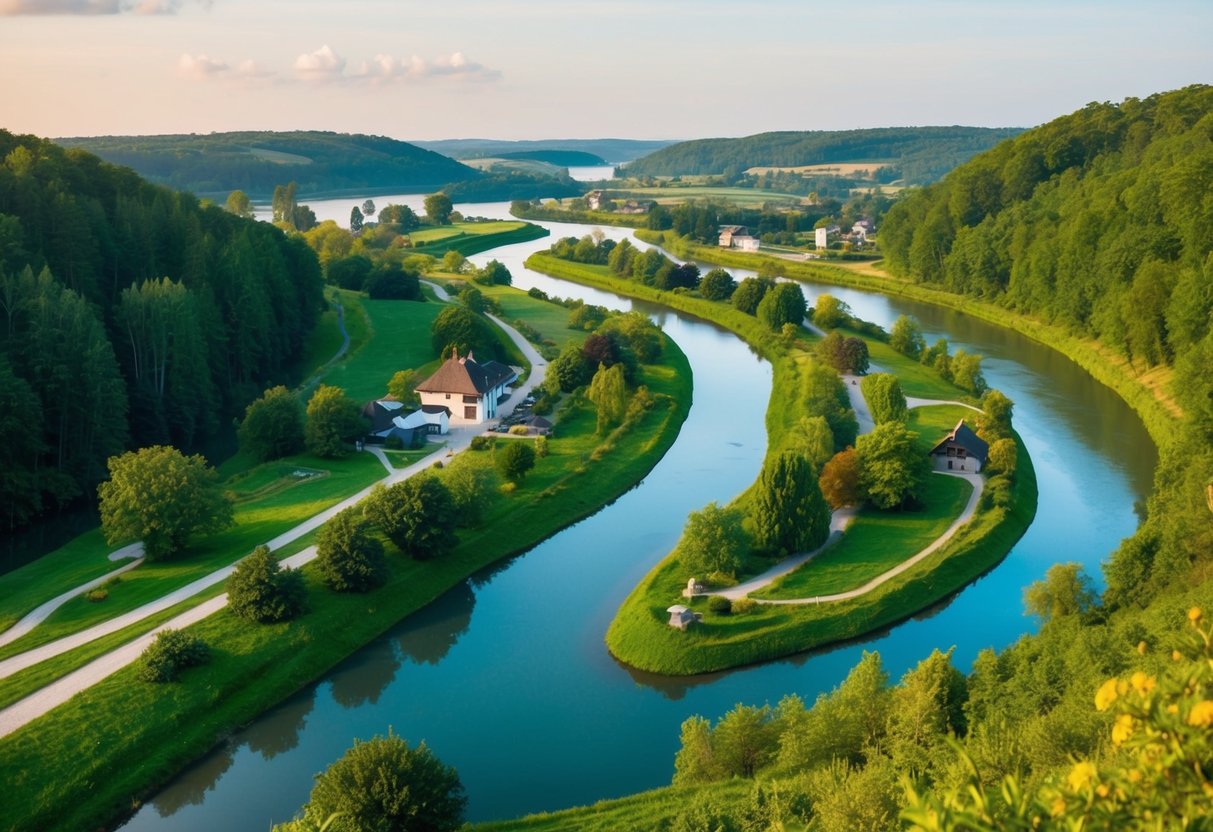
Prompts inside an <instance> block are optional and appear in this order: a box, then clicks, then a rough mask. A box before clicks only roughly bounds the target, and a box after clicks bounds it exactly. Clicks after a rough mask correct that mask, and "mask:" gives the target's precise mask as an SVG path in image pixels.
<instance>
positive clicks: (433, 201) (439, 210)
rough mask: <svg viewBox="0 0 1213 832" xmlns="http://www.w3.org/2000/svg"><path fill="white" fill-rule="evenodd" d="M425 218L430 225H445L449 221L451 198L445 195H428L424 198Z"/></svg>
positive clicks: (451, 209)
mask: <svg viewBox="0 0 1213 832" xmlns="http://www.w3.org/2000/svg"><path fill="white" fill-rule="evenodd" d="M424 205H425V216H426V219H428V220H429V221H430V224H431V225H447V224H449V223H450V221H451V212H452V211H453V210H454V206H453V205H451V198H450V197H449V196H447V195H446V194H430V195H429V196H427V197H426V198H425V202H424Z"/></svg>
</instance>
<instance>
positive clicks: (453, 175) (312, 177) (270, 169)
mask: <svg viewBox="0 0 1213 832" xmlns="http://www.w3.org/2000/svg"><path fill="white" fill-rule="evenodd" d="M56 141H57V142H58V144H61V145H63V146H64V147H79V148H82V149H84V150H87V151H89V152H90V153H95V154H96V155H98V156H100V157H101V158H102V159H105V160H106V161H107V162H113V163H114V164H118V165H125V166H126V167H129V168H133V169H134V170H135V171H136V172H137V173H139V174H140V175H142V176H144V177H146V178H147V179H150V180H151V181H153V182H156V183H159V184H162V185H168V186H170V187H173V188H177V189H179V190H184V191H192V192H194V193H198V194H227V193H229V192H231V191H233V190H237V189H238V190H242V191H245V192H246V193H248V194H249V195H250V196H252V197H254V198H266V197H268V196H269V195H270V194H271V193H272V192H273V190H274V186H275V185H281V184H285V183H287V182H290V181H294V182H296V183H297V184H298V193H299V196H300V197H304V198H306V197H308V196H311V195H314V194H319V193H331V192H334V191H354V192H358V193H359V194H361V193H366V192H367V191H371V190H374V191H378V192H383V191H387V190H393V191H404V192H413V193H422V192H425V191H433V190H437V189H438V188H440V187H442V186H443V185H446V184H448V183H451V182H465V181H468V180H473V179H478V178H480V176H481V174H480V173H478V172H477V171H474V170H472V169H471V168H469V167H467V166H466V165H462V164H460V163H459V162H456V161H454V160H452V159H449V158H447V157H446V156H443V155H441V154H438V153H434V152H433V151H430V150H425V149H423V148H420V147H417V146H415V145H411V144H408V143H407V142H401V141H397V140H395V139H389V138H384V137H382V136H365V135H358V134H347V133H325V132H316V131H299V132H290V133H273V132H242V133H210V134H207V135H200V134H190V135H176V136H99V137H96V138H69V139H57V140H56Z"/></svg>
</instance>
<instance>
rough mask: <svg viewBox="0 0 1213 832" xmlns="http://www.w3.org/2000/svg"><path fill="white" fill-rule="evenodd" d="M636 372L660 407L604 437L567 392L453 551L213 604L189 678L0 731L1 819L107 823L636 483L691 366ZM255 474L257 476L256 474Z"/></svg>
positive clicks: (28, 825) (120, 687) (106, 684)
mask: <svg viewBox="0 0 1213 832" xmlns="http://www.w3.org/2000/svg"><path fill="white" fill-rule="evenodd" d="M642 383H644V384H646V385H648V387H649V389H650V390H651V391H652V392H653V393H654V394H657V396H658V403H657V405H656V406H655V407H653V408H652V409H651V410H649V411H647V412H646V413H645V414H644V416H643V417H642V419H641V421H640V422H639V423H638V424H635V425H633V426H632V427H631V429H630V430H627V431H618V432H616V434H615V435H611V436H608V437H606V438H605V439H604V438H603V437H599V436H596V435H594V430H595V428H596V419H595V416H594V413H593V408H592V407H591V406H590V405H588V404H587V403H585V402H584V401H582V400H579V399H574V400H573V401H572V403H571V405H570V406H569V409H568V410H567V411H566V412H562V414H561V418H560V428H561V430H560V437H559V438H557V439H553V440H551V441H550V442H549V448H550V450H551V453H550V454H549V456H548V457H546V458H544V459H542V460H540V463H539V465H538V466H537V468H536V469H535V470H534V471H533V472H532V474H531V475H529V476H528V477H527V480H526V482H525V483H524V484H523V486H522V487H521V488H518V489H516V490H514V491H512V492H508V493H503V494H502V496H501V497H500V498H499V499H498V500H497V501H496V502H495V504H494V506H493V508H492V509H491V511H490V513H489V516H488V517H487V519H486V522H485V524H484V525H483V526H482V527H480V528H478V529H472V530H466V531H462V532H461V533H460V543H459V545H458V546H457V548H456V549H455V551H453V552H452V553H451V554H450V555H449V556H447V557H445V558H441V559H437V560H433V561H427V562H424V563H418V562H415V561H412V560H409V559H406V558H402V557H399V556H393V557H391V577H390V579H389V582H388V584H387V585H386V586H384V587H382V588H380V589H379V590H376V591H375V592H372V593H369V594H367V595H338V594H335V593H331V592H329V591H327V590H326V589H324V588H322V587H321V586H320V585H319V582H318V580H317V577H316V574H315V571H314V569H313V568H311V567H308V568H305V570H304V573H305V576H306V577H307V580H308V585H309V593H310V597H311V602H312V610H311V612H310V613H308V614H307V615H306V616H304V617H303V618H301V619H299V620H298V621H295V622H291V623H289V624H281V625H272V626H256V625H250V624H247V623H245V622H242V621H240V620H238V619H236V618H235V617H234V616H232V615H231V614H229V613H227V612H226V611H225V612H221V613H219V614H217V615H214V616H211V617H210V618H208V619H206V620H205V621H203V622H200V623H199V624H198V625H195V626H194V627H191V628H190V630H191V632H195V633H197V634H198V635H200V636H201V637H202V638H203V639H204V640H206V641H207V642H208V643H209V644H210V645H211V646H212V651H213V654H214V655H213V660H212V661H211V663H210V664H208V665H207V666H205V667H202V668H198V669H194V670H191V671H189V672H187V674H186V676H185V680H184V682H183V683H181V684H175V685H166V686H152V685H148V684H145V683H141V682H138V681H137V680H136V679H135V675H134V670H133V669H130V668H127V669H125V670H122V671H120V672H118V673H117V674H114V675H113V676H111V677H109V678H108V679H106V680H104V681H103V682H101V683H100V684H98V685H96V686H94V687H93V688H90V689H89V690H88V691H86V692H84V693H83V694H81V695H79V696H77V697H75V698H74V699H72V700H71V701H70V702H68V703H67V704H65V705H64V706H62V707H60V708H57V709H56V710H55V711H53V712H52V713H50V714H48V715H47V716H46V717H43V718H42V719H40V720H37V721H36V722H34V723H32V724H31V725H29V726H27V727H26V728H24V729H22V730H20V731H18V732H16V733H14V734H12V735H10V736H8V737H6V738H4V739H2V740H0V779H3V782H4V783H5V784H6V794H8V795H9V797H7V798H6V801H5V803H6V806H5V808H6V813H5V822H6V825H7V826H9V827H10V828H13V829H44V828H47V827H49V826H55V827H57V828H65V829H66V828H91V827H95V826H97V825H101V824H106V823H111V822H112V821H113V820H114V819H115V818H117V817H120V816H121V815H123V814H124V813H127V812H129V811H131V809H132V808H134V807H137V805H138V800H139V799H140V798H142V797H143V796H145V795H146V794H147V793H148V792H149V791H150V790H151V789H153V788H154V787H156V786H157V785H158V784H159V783H162V782H164V780H166V779H167V778H169V777H171V776H172V774H173V773H174V772H175V771H177V770H178V769H179V768H181V767H182V766H183V765H185V764H186V763H187V762H189V761H190V760H191V759H194V758H195V757H197V756H198V755H199V754H201V753H203V752H204V751H206V750H207V749H208V748H210V747H211V746H212V745H213V744H214V743H215V742H217V741H219V740H220V739H221V738H222V737H223V736H225V735H226V734H227V733H229V732H230V731H231V730H232V729H233V728H235V727H236V726H238V725H241V724H243V723H245V722H247V721H248V720H249V719H251V718H253V717H254V716H256V715H257V714H258V713H260V712H261V711H263V710H265V709H266V708H267V707H269V706H271V705H273V704H274V703H276V702H278V701H280V700H281V699H282V698H284V697H286V696H288V695H289V694H290V693H292V692H294V691H295V690H297V689H298V688H299V687H300V686H302V685H304V684H306V683H307V682H309V681H311V680H312V679H314V678H316V677H317V676H319V675H321V674H323V673H324V672H325V671H326V670H328V669H329V668H331V667H332V666H333V665H334V664H336V663H337V662H339V661H340V660H341V659H343V658H344V657H346V656H347V655H349V654H350V653H352V652H353V651H355V650H356V649H358V648H359V647H361V646H362V645H364V644H366V643H367V642H368V641H370V640H372V639H373V638H375V637H376V636H377V635H379V634H380V633H382V632H383V631H384V630H386V629H387V628H389V627H391V626H392V625H393V624H394V623H395V622H397V621H399V620H400V619H401V618H402V617H404V616H405V615H407V614H409V613H410V612H413V611H415V610H417V609H419V608H420V607H422V606H424V605H425V604H427V603H429V602H430V601H431V600H433V599H434V598H435V597H437V596H438V595H440V594H441V593H442V592H444V591H446V590H447V589H448V588H449V587H451V586H452V585H454V584H455V583H457V582H458V581H460V580H463V579H464V578H465V577H466V576H467V575H468V574H470V573H471V572H473V571H475V570H477V569H479V568H481V567H483V566H485V565H487V564H489V563H492V562H494V561H496V560H499V559H501V558H504V557H508V556H510V555H513V554H517V553H520V552H523V551H525V550H526V549H528V548H530V547H531V546H533V545H535V544H536V543H538V542H539V541H541V540H543V539H544V538H546V537H548V536H550V535H552V534H554V533H555V532H556V531H558V530H559V529H561V528H563V527H564V526H566V525H569V524H570V523H573V522H575V521H577V520H579V519H581V518H582V517H584V516H586V515H588V514H590V513H593V512H594V511H596V510H597V509H598V508H600V507H601V506H602V505H604V504H606V503H607V502H609V501H610V500H612V499H614V498H615V497H617V496H618V495H619V494H621V493H622V492H623V491H625V490H627V489H628V488H630V487H632V486H633V485H634V484H635V483H636V482H637V481H638V480H639V479H641V478H642V477H643V476H644V475H645V474H646V473H647V472H648V471H649V470H650V469H651V467H652V466H653V465H654V464H656V462H657V461H658V460H659V459H660V458H661V456H662V455H663V454H664V453H665V451H666V449H667V448H668V447H669V446H670V444H672V443H673V441H674V439H675V438H676V436H677V433H678V429H679V427H680V426H681V424H682V421H683V420H684V419H685V418H686V414H687V412H688V411H689V407H690V399H691V397H690V388H691V379H690V367H689V365H688V363H687V361H686V357H685V356H684V355H683V354H682V352H681V351H680V350H679V349H678V348H677V346H676V345H675V344H673V342H669V341H667V345H666V350H665V355H664V357H663V359H662V363H661V364H660V365H658V366H653V367H645V368H644V376H643V378H642ZM603 445H607V446H609V447H607V448H601V446H603ZM595 451H600V452H599V453H594V452H595ZM469 453H471V452H469ZM487 456H488V455H487V454H486V459H487ZM593 457H597V458H596V459H595V458H593ZM376 464H377V463H376ZM380 470H382V469H380ZM251 484H252V485H258V487H260V485H261V484H262V483H261V478H258V479H257V480H256V481H254V482H253V483H251ZM389 548H390V547H389ZM82 748H87V749H89V750H90V753H89V754H86V755H82V754H81V753H80V751H81V749H82Z"/></svg>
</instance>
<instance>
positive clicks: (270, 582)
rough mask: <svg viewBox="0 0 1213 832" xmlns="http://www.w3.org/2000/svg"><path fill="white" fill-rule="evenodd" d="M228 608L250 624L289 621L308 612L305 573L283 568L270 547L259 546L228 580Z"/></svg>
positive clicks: (237, 565)
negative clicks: (304, 582)
mask: <svg viewBox="0 0 1213 832" xmlns="http://www.w3.org/2000/svg"><path fill="white" fill-rule="evenodd" d="M227 605H228V609H230V610H231V611H232V612H234V613H235V614H236V615H238V616H240V617H241V618H243V619H245V620H247V621H256V622H258V623H262V624H272V623H275V622H278V621H288V620H290V619H292V618H295V617H296V616H298V615H299V614H300V613H302V612H303V611H304V610H306V609H307V589H306V588H305V587H304V584H303V573H301V572H299V571H298V570H296V569H282V568H281V567H280V566H279V564H278V561H277V560H275V559H274V556H273V555H271V554H270V550H269V548H268V547H266V546H258V547H257V548H256V549H254V550H253V552H252V554H250V555H249V556H248V557H246V558H244V559H243V560H241V561H240V562H239V563H237V564H236V569H235V571H234V572H232V576H231V577H230V578H228V579H227Z"/></svg>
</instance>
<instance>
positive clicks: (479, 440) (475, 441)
mask: <svg viewBox="0 0 1213 832" xmlns="http://www.w3.org/2000/svg"><path fill="white" fill-rule="evenodd" d="M494 441H496V439H495V437H492V436H483V435H481V436H473V437H472V444H470V445H468V448H469V449H471V450H473V451H491V450H492V449H493V442H494Z"/></svg>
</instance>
